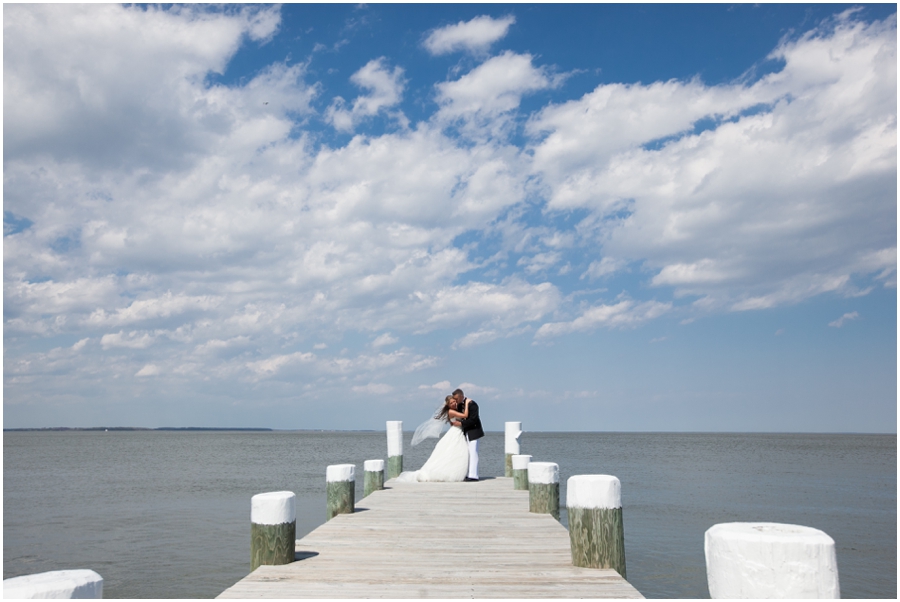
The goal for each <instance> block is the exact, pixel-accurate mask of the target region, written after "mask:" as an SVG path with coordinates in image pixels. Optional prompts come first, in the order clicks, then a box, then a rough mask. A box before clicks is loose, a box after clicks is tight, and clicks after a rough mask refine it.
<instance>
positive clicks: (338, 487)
mask: <svg viewBox="0 0 900 602" xmlns="http://www.w3.org/2000/svg"><path fill="white" fill-rule="evenodd" d="M325 484H326V491H327V495H328V500H327V503H328V508H327V512H326V516H325V521H326V522H327V521H330V520H331V519H332V518H334V517H335V516H337V515H338V514H353V507H354V506H355V505H356V466H354V465H353V464H332V465H331V466H329V467H328V468H326V469H325Z"/></svg>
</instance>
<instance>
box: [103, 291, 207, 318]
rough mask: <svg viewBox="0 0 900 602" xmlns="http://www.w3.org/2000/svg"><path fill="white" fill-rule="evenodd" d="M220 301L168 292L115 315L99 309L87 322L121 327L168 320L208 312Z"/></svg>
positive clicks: (142, 301)
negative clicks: (183, 314)
mask: <svg viewBox="0 0 900 602" xmlns="http://www.w3.org/2000/svg"><path fill="white" fill-rule="evenodd" d="M220 301H221V299H217V298H214V297H209V296H194V297H191V296H186V295H173V294H172V292H171V291H166V293H165V294H164V295H162V296H161V297H157V298H154V299H143V300H139V301H135V302H133V303H132V304H131V305H129V306H128V307H125V308H121V309H117V310H115V313H110V314H107V312H106V311H105V310H104V309H102V308H100V309H97V310H96V311H94V312H93V313H91V315H90V317H89V318H88V319H87V321H88V323H90V325H91V326H109V325H114V326H121V325H125V324H132V323H134V322H141V321H144V320H152V319H155V318H168V317H170V316H173V315H177V314H181V313H184V312H186V311H190V310H207V309H210V308H212V307H214V306H215V305H216V304H217V303H219V302H220Z"/></svg>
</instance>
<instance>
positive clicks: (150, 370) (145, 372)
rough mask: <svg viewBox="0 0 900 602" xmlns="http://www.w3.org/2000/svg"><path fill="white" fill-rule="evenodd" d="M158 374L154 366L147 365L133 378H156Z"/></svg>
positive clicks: (157, 369)
mask: <svg viewBox="0 0 900 602" xmlns="http://www.w3.org/2000/svg"><path fill="white" fill-rule="evenodd" d="M159 373H160V371H159V367H157V366H156V365H155V364H147V365H145V366H144V367H143V368H141V369H140V370H138V371H137V372H136V373H135V376H157V375H158V374H159Z"/></svg>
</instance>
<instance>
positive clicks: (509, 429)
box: [504, 422, 522, 477]
mask: <svg viewBox="0 0 900 602" xmlns="http://www.w3.org/2000/svg"><path fill="white" fill-rule="evenodd" d="M521 434H522V423H521V422H507V423H506V439H505V442H504V443H505V449H506V471H505V472H504V475H505V476H507V477H511V476H513V472H512V471H513V467H512V457H513V456H515V455H516V454H518V453H519V435H521Z"/></svg>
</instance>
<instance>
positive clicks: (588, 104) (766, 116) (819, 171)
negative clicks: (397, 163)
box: [529, 15, 896, 310]
mask: <svg viewBox="0 0 900 602" xmlns="http://www.w3.org/2000/svg"><path fill="white" fill-rule="evenodd" d="M772 58H775V59H782V60H783V61H784V68H783V69H781V70H779V71H776V72H774V73H771V74H769V75H766V76H765V77H763V78H761V79H759V80H758V81H756V82H754V83H752V84H748V83H744V82H738V83H733V84H723V85H720V86H707V85H704V84H703V83H702V82H700V81H699V80H693V81H689V82H680V81H674V80H673V81H669V82H664V83H654V84H649V85H644V84H631V85H624V84H604V85H601V86H598V87H597V88H596V89H595V90H594V91H592V92H590V93H588V94H586V95H585V96H584V97H583V98H581V99H578V100H574V101H570V102H567V103H563V104H561V105H557V106H551V107H548V108H546V109H544V110H543V111H541V112H539V113H538V114H537V115H536V116H535V117H534V118H533V119H532V120H531V122H530V124H529V131H530V132H531V133H532V135H533V136H535V137H536V138H535V143H534V146H533V151H534V168H535V170H536V174H537V175H538V176H539V177H540V178H541V181H542V182H543V184H544V185H545V186H546V187H547V189H548V191H549V207H550V208H551V209H555V210H559V211H570V210H572V209H575V208H579V209H582V210H587V211H588V212H589V215H588V217H587V218H585V219H584V220H583V222H582V224H581V226H580V227H581V231H582V232H583V233H585V234H586V235H589V233H591V232H592V233H593V237H592V238H593V240H595V241H597V242H598V243H599V244H602V251H603V254H604V255H608V256H609V257H613V258H615V259H616V261H617V262H618V263H617V264H613V263H612V260H610V261H609V262H608V263H607V264H606V265H604V264H603V263H602V261H601V263H599V264H597V263H594V264H592V266H591V267H590V268H589V269H588V271H587V272H586V275H588V276H591V277H596V276H598V275H602V274H604V273H610V271H614V270H613V268H616V267H619V266H622V265H626V264H628V263H631V262H640V263H642V264H643V269H644V270H645V271H647V272H649V273H651V274H653V276H651V278H650V284H651V285H653V286H659V287H663V286H665V287H673V288H674V289H675V293H676V296H679V297H684V296H698V297H701V298H702V299H703V300H704V301H703V305H704V306H705V307H706V308H707V309H708V310H716V309H718V310H721V309H732V310H747V309H761V308H768V307H774V306H777V305H783V304H789V303H796V302H799V301H802V300H803V299H806V298H809V297H811V296H815V295H819V294H822V293H826V292H832V293H839V294H842V295H848V296H853V295H858V294H864V293H865V291H866V290H867V289H862V290H859V289H858V288H856V287H855V285H854V284H853V283H854V281H855V280H856V279H857V277H863V278H865V277H871V276H875V277H876V278H881V279H882V281H883V282H884V284H885V285H886V286H896V284H895V283H896V275H895V274H896V253H895V252H893V251H892V249H893V248H894V247H895V244H896V231H895V223H896V29H895V22H894V20H893V19H891V20H889V21H888V22H885V23H874V24H870V25H867V24H864V23H860V22H856V21H853V20H852V19H848V18H847V16H846V15H845V16H844V17H841V18H838V19H837V20H836V22H835V23H833V24H832V25H831V26H823V28H821V29H819V30H816V31H813V32H810V33H809V34H807V35H804V36H802V37H801V38H800V39H798V40H795V41H787V42H785V43H783V44H782V45H781V46H779V48H777V49H776V50H775V51H774V52H773V54H772ZM701 119H706V120H708V123H709V124H710V125H711V128H712V129H706V130H705V131H694V126H695V124H696V123H697V122H698V120H701ZM589 238H590V237H589ZM695 306H696V307H698V308H699V307H700V305H695Z"/></svg>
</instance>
